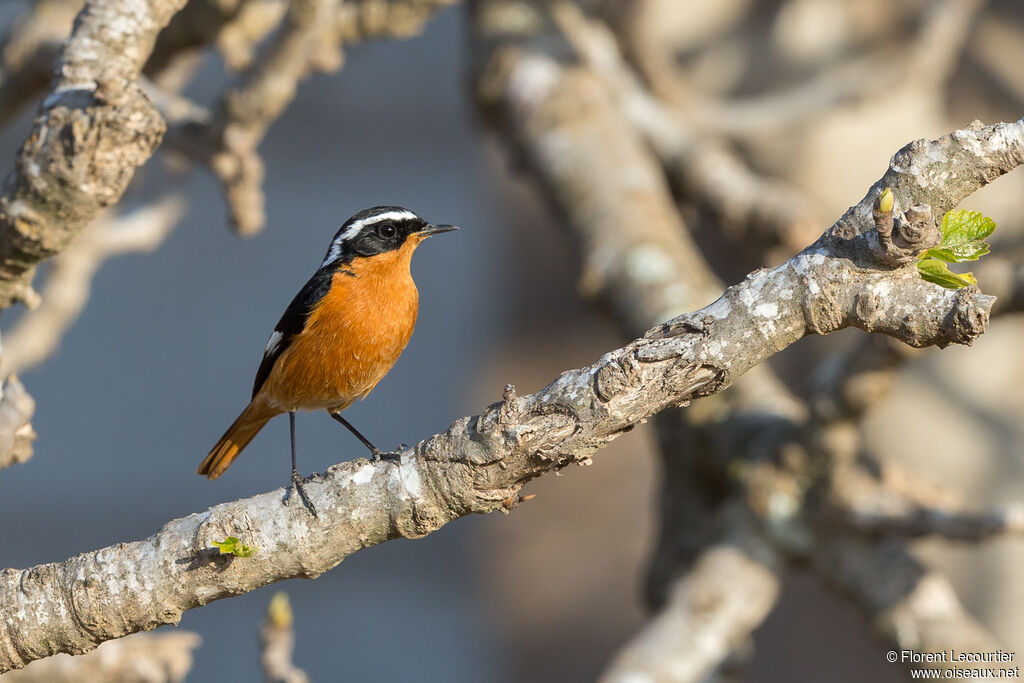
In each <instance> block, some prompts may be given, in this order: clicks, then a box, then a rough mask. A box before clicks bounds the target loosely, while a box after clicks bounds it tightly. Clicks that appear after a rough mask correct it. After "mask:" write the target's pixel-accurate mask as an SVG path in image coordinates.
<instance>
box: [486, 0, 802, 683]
mask: <svg viewBox="0 0 1024 683" xmlns="http://www.w3.org/2000/svg"><path fill="white" fill-rule="evenodd" d="M558 9H559V10H561V11H560V12H559V13H558V15H559V16H560V17H561V20H562V23H563V25H565V24H566V23H569V22H573V21H574V20H576V19H579V17H577V16H574V15H572V14H568V13H570V12H571V11H572V10H571V6H567V5H560V6H559V8H558ZM491 11H492V12H493V14H490V15H488V14H486V13H485V14H484V16H485V17H486V16H492V17H493V16H500V13H499V12H498V10H496V9H492V10H491ZM567 14H568V16H567ZM537 25H541V24H540V22H538V24H537ZM581 30H582V29H581ZM556 38H557V34H555V35H545V39H546V43H545V44H547V45H553V44H555V42H554V40H555V39H556ZM588 67H589V65H588ZM554 69H557V72H555V71H554ZM556 75H557V85H553V86H552V87H550V88H549V89H547V90H546V91H545V94H544V96H543V97H538V98H537V99H536V100H534V101H532V102H531V104H530V105H529V108H528V110H527V109H524V110H523V113H524V117H523V119H521V120H516V119H509V118H507V117H502V116H501V114H502V112H503V111H504V110H503V109H502V108H501V107H500V106H498V107H496V106H495V103H493V102H489V103H488V106H490V107H493V108H494V109H495V111H496V113H497V114H498V117H497V118H498V120H499V121H501V122H502V123H503V124H504V125H505V126H506V127H507V136H506V137H507V139H508V140H510V141H511V142H513V144H514V151H515V152H516V153H517V156H518V157H520V158H521V159H523V160H524V161H525V162H526V164H527V166H528V168H529V169H530V170H532V171H533V173H534V175H535V177H536V179H537V181H538V182H539V183H540V185H541V186H542V187H543V188H544V190H545V194H546V195H547V196H549V197H550V198H551V199H552V200H553V202H554V204H555V205H556V207H557V209H558V211H559V213H560V214H562V215H563V216H565V219H566V220H565V221H564V224H566V225H568V226H569V227H570V229H571V231H572V233H573V235H574V236H575V237H576V238H577V241H578V243H579V244H580V251H581V257H582V270H583V274H582V276H581V289H582V290H583V291H584V293H586V294H587V295H589V296H591V297H593V298H595V299H599V300H600V301H601V302H602V303H603V304H605V307H606V309H607V310H608V311H609V312H610V313H611V314H612V316H613V317H614V319H615V321H616V322H617V323H618V324H619V325H620V327H622V328H623V329H624V330H625V332H626V334H628V335H630V336H632V335H636V334H641V333H642V332H643V331H644V330H646V329H647V328H648V327H650V326H651V325H655V324H657V323H658V322H660V321H663V320H665V319H668V318H670V317H672V316H674V315H677V314H679V313H680V312H682V311H686V310H692V309H694V308H696V307H698V306H700V305H701V304H703V303H705V302H707V301H710V300H712V299H714V298H715V297H716V296H717V295H718V293H719V292H720V291H721V285H720V284H719V282H718V281H717V278H715V276H714V275H713V274H712V272H711V270H710V268H709V267H708V265H707V263H706V262H705V260H704V258H703V256H702V254H701V252H700V250H699V249H698V247H697V245H696V244H695V243H694V242H693V240H692V238H691V237H690V233H689V232H688V230H687V229H686V225H685V224H684V222H683V221H682V219H681V218H680V216H679V214H678V212H677V211H676V210H675V207H674V204H673V201H672V197H671V195H670V193H669V189H668V187H667V186H666V184H665V181H664V176H663V174H662V173H661V172H660V169H659V168H658V167H657V164H656V162H655V159H654V158H653V157H652V155H651V152H650V150H649V148H648V147H647V146H646V145H645V144H644V141H643V140H642V139H641V138H639V137H638V136H637V135H635V134H634V132H633V131H632V130H631V129H630V126H629V124H628V122H627V121H626V120H624V118H623V111H622V107H621V106H620V104H621V103H620V102H616V101H615V99H614V98H613V97H612V96H611V93H609V91H608V88H607V87H605V86H606V82H603V81H602V80H601V79H600V78H599V76H601V75H602V74H601V73H600V71H598V70H595V69H592V68H582V67H581V66H580V65H579V64H575V63H574V64H561V63H558V64H557V65H553V71H552V77H553V78H554V77H555V76H556ZM482 90H483V91H484V92H489V91H488V89H487V86H486V85H485V86H484V88H482ZM769 386H770V387H771V390H768V387H769ZM730 391H731V392H732V393H733V398H732V399H731V400H737V401H748V400H753V396H754V395H756V394H759V393H761V392H767V393H769V394H770V395H771V397H772V398H771V400H772V404H773V405H772V407H773V409H778V410H782V409H784V408H786V407H789V406H790V405H791V404H792V402H793V401H792V398H791V397H788V396H782V397H781V398H780V397H779V395H778V394H779V393H780V392H781V391H782V389H781V384H779V383H778V381H777V379H775V378H774V376H773V375H772V374H771V371H770V370H769V369H768V368H766V367H765V366H758V367H756V368H753V369H752V371H751V373H750V375H749V376H748V377H746V378H745V379H744V381H743V382H742V383H739V384H738V385H736V386H734V387H732V388H731V390H730ZM787 398H788V399H789V400H788V401H787ZM709 400H715V401H716V402H720V401H722V400H726V399H724V397H720V396H716V397H714V399H709ZM711 412H717V411H715V410H714V409H712V410H711ZM691 414H692V413H690V412H689V411H687V412H684V411H667V412H665V413H662V414H660V415H658V416H657V424H658V427H659V436H661V435H662V434H663V433H664V432H669V433H671V438H670V439H666V438H662V439H661V443H662V450H663V455H664V460H665V467H666V469H667V470H673V471H674V470H676V469H679V468H683V469H685V470H686V473H687V474H689V475H694V474H695V473H696V472H697V471H698V470H700V469H702V466H701V464H700V461H701V459H702V457H703V451H702V450H701V449H698V448H686V447H685V446H684V445H683V444H686V445H689V444H692V443H693V442H694V440H695V438H696V437H695V436H694V435H693V431H694V427H693V425H691V424H689V420H688V419H687V417H688V416H689V415H691ZM704 483H705V481H704V479H702V478H700V477H696V476H693V477H690V478H689V479H687V477H666V479H665V484H664V487H663V489H664V490H663V494H662V496H661V500H662V503H661V508H662V517H661V525H662V534H661V539H660V542H659V546H658V550H657V553H656V559H655V562H654V564H655V565H657V566H658V569H657V570H656V571H657V572H658V574H659V575H662V574H663V575H664V577H663V578H664V580H665V581H669V580H672V581H674V582H675V583H679V584H685V585H686V586H687V588H686V594H691V593H693V594H699V595H707V594H712V593H715V592H716V591H717V590H718V588H719V585H718V584H717V583H712V584H711V585H707V586H705V585H704V584H705V582H706V581H707V580H711V581H714V572H710V573H708V572H699V571H697V570H694V571H696V573H691V574H689V575H688V576H686V577H684V578H681V579H680V578H678V577H679V574H680V573H682V572H683V569H682V568H681V567H682V566H683V565H684V563H683V561H682V559H681V558H680V557H678V556H677V554H676V553H675V552H673V549H674V548H675V547H676V546H677V545H678V540H679V538H680V536H682V535H685V534H689V535H691V536H697V535H701V536H702V534H701V533H700V532H699V531H698V528H699V527H700V526H701V525H702V524H704V523H705V519H703V515H704V514H705V513H707V512H708V511H707V510H704V509H700V510H699V511H698V509H699V508H701V506H700V505H699V504H698V503H697V502H696V501H698V500H700V499H701V498H702V495H701V494H700V493H699V492H698V489H700V488H701V487H702V485H703V484H704ZM691 494H692V495H691ZM677 505H678V506H680V507H682V508H683V510H678V509H677ZM710 514H712V515H713V514H714V513H713V512H711V513H710ZM708 525H709V526H714V523H713V522H708ZM684 529H685V532H684ZM709 535H710V536H713V537H716V538H720V537H721V536H730V537H731V536H732V535H734V534H733V530H732V529H726V530H721V529H716V530H715V531H714V532H713V533H711V534H709ZM720 542H722V543H725V541H720ZM750 542H751V543H752V541H750ZM749 544H750V543H747V544H746V545H749ZM715 547H717V546H715ZM723 552H725V551H723ZM734 552H742V551H734ZM772 556H773V554H772V551H771V550H769V549H763V550H762V552H761V553H760V558H759V560H753V559H750V560H748V561H747V562H746V563H745V564H742V563H740V562H739V561H738V560H737V565H739V564H742V566H736V567H735V571H734V572H733V574H734V575H739V574H741V573H743V572H744V571H749V572H750V573H751V574H752V575H754V576H755V577H763V579H762V580H760V581H754V582H753V584H752V585H751V586H749V590H750V591H751V592H753V593H757V596H758V597H757V600H752V602H751V604H750V605H749V606H748V607H749V608H750V609H751V610H752V611H750V612H747V611H743V610H737V609H735V603H733V602H731V601H724V600H723V601H719V602H712V603H708V602H701V603H699V610H698V613H696V614H688V610H690V609H691V608H694V607H695V606H696V605H697V603H695V602H687V601H685V600H682V601H680V602H677V603H676V604H672V605H668V606H666V607H665V608H664V609H665V611H664V612H663V613H662V616H659V617H657V618H656V621H655V622H654V625H652V626H650V627H649V628H647V629H645V630H644V631H643V632H642V633H641V634H639V635H638V636H637V638H638V639H639V640H637V641H635V642H634V643H631V644H629V645H627V646H626V653H627V654H624V655H623V657H625V660H624V662H623V663H621V666H620V669H621V670H620V671H618V673H616V674H614V675H613V676H612V678H613V679H614V678H615V677H616V676H618V675H619V674H622V675H625V673H623V672H624V671H629V672H633V671H634V670H635V668H636V665H637V663H636V662H634V661H633V660H634V659H637V658H640V655H637V656H636V657H634V655H632V654H628V653H630V652H632V651H633V650H634V649H636V650H638V651H639V652H640V653H643V654H644V656H646V654H647V653H648V652H647V651H648V650H649V649H650V648H654V649H659V648H660V649H662V652H661V653H660V654H659V656H657V657H655V658H654V659H652V660H651V661H650V662H649V663H648V667H651V668H654V667H657V666H661V665H664V666H675V665H674V664H671V663H670V662H666V661H665V658H666V657H668V658H670V659H671V657H672V655H671V653H672V652H675V653H689V652H691V651H695V652H700V653H703V654H704V655H705V656H704V657H703V658H695V659H694V660H693V662H694V666H696V667H697V669H696V670H699V671H701V672H704V673H707V671H709V670H713V669H715V668H716V667H717V665H718V664H720V663H721V661H722V660H723V659H725V658H726V656H727V655H729V654H730V648H728V647H720V646H722V645H724V641H722V642H720V641H719V639H718V638H717V636H716V635H712V636H710V637H708V636H707V635H706V634H705V633H704V632H702V631H699V629H696V628H692V626H693V625H694V624H703V623H705V622H711V623H713V624H714V625H715V633H716V634H717V633H720V632H721V633H727V634H729V637H728V638H727V640H729V641H730V642H733V641H740V640H743V639H744V638H745V637H746V636H747V635H749V632H750V631H751V630H752V629H753V628H754V627H756V626H757V625H758V624H759V623H760V621H761V619H763V617H764V615H765V614H767V612H768V609H769V608H770V606H771V604H773V603H774V599H775V595H776V594H777V592H778V582H777V579H776V578H775V577H774V575H773V574H772V572H771V571H770V570H768V569H766V568H765V567H764V566H763V565H762V564H761V563H762V562H764V563H765V564H770V558H771V557H772ZM662 565H665V566H664V568H663V569H662ZM659 590H660V589H659ZM755 605H756V606H755ZM687 624H689V625H690V626H691V627H690V628H683V627H681V625H687ZM666 639H670V640H672V646H673V648H672V649H668V650H664V646H667V645H668V643H665V642H662V641H664V640H666ZM712 641H713V645H711V644H710V643H711V642H712ZM705 645H707V646H708V647H705ZM698 660H699V661H698ZM626 662H628V663H626ZM680 680H689V679H688V678H687V679H680Z"/></svg>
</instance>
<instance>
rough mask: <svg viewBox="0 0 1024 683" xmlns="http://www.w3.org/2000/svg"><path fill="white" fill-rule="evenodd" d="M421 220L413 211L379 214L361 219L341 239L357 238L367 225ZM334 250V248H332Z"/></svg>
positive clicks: (342, 234) (349, 227)
mask: <svg viewBox="0 0 1024 683" xmlns="http://www.w3.org/2000/svg"><path fill="white" fill-rule="evenodd" d="M412 218H419V216H417V215H416V214H414V213H413V212H412V211H407V210H402V211H386V212H385V213H378V214H376V215H374V216H367V217H366V218H360V219H359V220H357V221H356V222H355V223H353V224H352V225H350V226H348V230H346V231H345V232H343V233H341V239H343V240H347V239H351V238H353V237H355V236H356V235H358V234H359V231H360V230H362V229H363V228H365V227H366V226H367V225H373V224H374V223H380V222H381V221H398V220H403V219H412ZM331 250H332V251H333V250H334V247H333V246H332V247H331Z"/></svg>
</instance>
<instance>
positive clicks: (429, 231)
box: [416, 225, 459, 239]
mask: <svg viewBox="0 0 1024 683" xmlns="http://www.w3.org/2000/svg"><path fill="white" fill-rule="evenodd" d="M458 229H459V228H458V226H456V225H428V226H427V227H425V228H423V229H422V230H419V231H417V233H416V234H418V235H419V236H420V238H421V239H427V238H428V237H430V236H431V235H440V234H441V233H442V232H451V231H452V230H458Z"/></svg>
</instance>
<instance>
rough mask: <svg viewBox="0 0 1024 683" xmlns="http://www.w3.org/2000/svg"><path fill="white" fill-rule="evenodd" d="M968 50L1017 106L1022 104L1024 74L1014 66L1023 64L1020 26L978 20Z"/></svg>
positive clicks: (1023, 38) (1023, 34)
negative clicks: (1008, 93) (1014, 99)
mask: <svg viewBox="0 0 1024 683" xmlns="http://www.w3.org/2000/svg"><path fill="white" fill-rule="evenodd" d="M967 49H968V53H969V54H970V55H971V57H972V58H973V59H975V60H976V61H977V62H978V63H979V64H981V65H982V66H983V67H984V68H985V69H986V70H987V71H988V72H989V73H990V74H992V76H994V77H995V78H996V79H997V80H998V81H999V82H1000V83H1001V84H1002V85H1003V86H1004V87H1005V88H1006V90H1008V91H1009V92H1010V94H1012V95H1013V97H1014V98H1016V100H1017V104H1018V106H1019V105H1021V104H1024V72H1021V70H1020V69H1018V68H1016V67H1015V66H1014V65H1015V64H1021V63H1024V31H1022V30H1021V28H1020V27H1019V26H1014V25H1013V24H1012V23H1010V22H1007V21H1005V20H1002V19H999V18H997V17H994V16H988V15H986V16H982V17H979V18H978V26H977V29H976V33H975V37H974V40H971V41H970V44H969V45H968V48H967Z"/></svg>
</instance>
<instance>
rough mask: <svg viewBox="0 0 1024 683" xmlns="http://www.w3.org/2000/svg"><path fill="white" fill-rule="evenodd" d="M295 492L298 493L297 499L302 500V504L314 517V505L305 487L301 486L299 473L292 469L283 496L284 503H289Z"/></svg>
mask: <svg viewBox="0 0 1024 683" xmlns="http://www.w3.org/2000/svg"><path fill="white" fill-rule="evenodd" d="M296 492H297V493H298V494H299V499H300V500H301V501H302V505H303V506H304V507H305V508H306V510H307V511H308V512H309V514H311V515H313V516H314V517H316V516H317V514H316V506H314V505H313V503H312V501H310V500H309V496H307V495H306V489H305V488H304V487H303V486H302V476H301V475H300V474H299V471H298V470H292V483H291V486H290V487H289V488H288V493H287V494H285V497H284V504H285V505H291V502H292V496H293V494H294V493H296Z"/></svg>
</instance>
